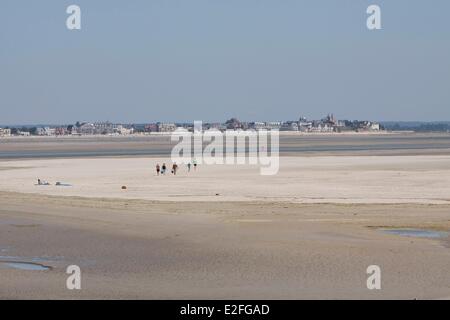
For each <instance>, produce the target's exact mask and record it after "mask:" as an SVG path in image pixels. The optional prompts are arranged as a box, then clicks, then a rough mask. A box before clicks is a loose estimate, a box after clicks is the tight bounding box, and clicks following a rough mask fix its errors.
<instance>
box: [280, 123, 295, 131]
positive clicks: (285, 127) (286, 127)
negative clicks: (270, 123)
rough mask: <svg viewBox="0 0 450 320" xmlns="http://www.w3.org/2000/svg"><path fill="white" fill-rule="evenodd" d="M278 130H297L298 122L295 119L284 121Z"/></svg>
mask: <svg viewBox="0 0 450 320" xmlns="http://www.w3.org/2000/svg"><path fill="white" fill-rule="evenodd" d="M280 131H298V122H296V121H287V122H284V123H283V124H282V125H281V127H280Z"/></svg>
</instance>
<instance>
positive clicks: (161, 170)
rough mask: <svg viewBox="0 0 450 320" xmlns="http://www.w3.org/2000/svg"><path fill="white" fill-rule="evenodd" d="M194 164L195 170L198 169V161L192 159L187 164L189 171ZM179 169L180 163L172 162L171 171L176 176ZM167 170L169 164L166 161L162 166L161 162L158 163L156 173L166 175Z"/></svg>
mask: <svg viewBox="0 0 450 320" xmlns="http://www.w3.org/2000/svg"><path fill="white" fill-rule="evenodd" d="M192 166H194V170H196V169H197V161H195V160H192V163H191V162H189V163H188V164H187V168H188V172H190V171H191V167H192ZM177 171H178V165H177V163H176V162H174V163H173V164H172V170H171V173H172V174H173V175H174V176H176V175H177ZM166 172H167V166H166V164H165V163H163V164H162V166H160V165H159V163H157V164H156V175H158V176H159V175H160V174H161V175H165V174H166Z"/></svg>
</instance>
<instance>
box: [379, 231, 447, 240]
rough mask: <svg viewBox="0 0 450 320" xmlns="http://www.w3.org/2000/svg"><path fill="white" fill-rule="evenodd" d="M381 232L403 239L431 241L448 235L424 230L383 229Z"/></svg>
mask: <svg viewBox="0 0 450 320" xmlns="http://www.w3.org/2000/svg"><path fill="white" fill-rule="evenodd" d="M383 232H384V233H389V234H394V235H398V236H404V237H414V238H431V239H438V238H445V237H447V236H448V235H449V234H448V232H443V231H434V230H425V229H383Z"/></svg>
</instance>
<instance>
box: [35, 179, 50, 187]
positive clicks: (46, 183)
mask: <svg viewBox="0 0 450 320" xmlns="http://www.w3.org/2000/svg"><path fill="white" fill-rule="evenodd" d="M37 184H38V186H49V185H50V183H48V182H47V181H45V180H41V179H38V183H37Z"/></svg>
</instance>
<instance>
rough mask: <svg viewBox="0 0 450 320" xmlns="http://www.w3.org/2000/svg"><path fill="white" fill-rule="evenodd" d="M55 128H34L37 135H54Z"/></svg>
mask: <svg viewBox="0 0 450 320" xmlns="http://www.w3.org/2000/svg"><path fill="white" fill-rule="evenodd" d="M55 132H56V130H55V129H54V128H50V127H43V128H42V127H39V128H36V135H38V136H54V135H55Z"/></svg>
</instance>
